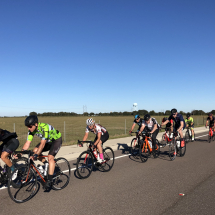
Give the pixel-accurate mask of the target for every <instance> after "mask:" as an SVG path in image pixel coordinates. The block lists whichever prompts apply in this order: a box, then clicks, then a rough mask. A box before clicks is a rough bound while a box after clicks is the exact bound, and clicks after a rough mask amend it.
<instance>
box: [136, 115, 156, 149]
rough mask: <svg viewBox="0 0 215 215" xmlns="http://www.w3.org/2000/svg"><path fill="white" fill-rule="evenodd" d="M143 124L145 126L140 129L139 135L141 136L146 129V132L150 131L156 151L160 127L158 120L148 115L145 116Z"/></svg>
mask: <svg viewBox="0 0 215 215" xmlns="http://www.w3.org/2000/svg"><path fill="white" fill-rule="evenodd" d="M142 123H143V124H142V126H141V128H140V131H139V134H141V133H142V132H143V131H144V129H146V131H149V133H151V134H152V146H153V149H154V150H155V149H156V148H157V147H156V137H157V135H158V132H159V128H160V125H159V124H158V122H157V121H156V119H155V118H152V117H151V116H150V115H149V114H146V115H145V116H144V119H143V122H142Z"/></svg>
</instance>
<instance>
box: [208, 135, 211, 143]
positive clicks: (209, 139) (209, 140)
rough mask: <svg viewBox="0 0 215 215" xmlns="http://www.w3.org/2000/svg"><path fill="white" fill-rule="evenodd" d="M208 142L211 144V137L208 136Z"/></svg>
mask: <svg viewBox="0 0 215 215" xmlns="http://www.w3.org/2000/svg"><path fill="white" fill-rule="evenodd" d="M208 142H209V143H210V142H211V136H210V134H209V135H208Z"/></svg>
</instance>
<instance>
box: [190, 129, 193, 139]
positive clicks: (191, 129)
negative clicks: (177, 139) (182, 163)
mask: <svg viewBox="0 0 215 215" xmlns="http://www.w3.org/2000/svg"><path fill="white" fill-rule="evenodd" d="M190 129H191V131H192V140H194V125H192V126H191V127H190Z"/></svg>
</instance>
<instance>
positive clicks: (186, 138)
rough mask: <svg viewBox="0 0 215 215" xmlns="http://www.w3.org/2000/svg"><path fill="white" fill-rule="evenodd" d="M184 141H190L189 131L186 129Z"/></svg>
mask: <svg viewBox="0 0 215 215" xmlns="http://www.w3.org/2000/svg"><path fill="white" fill-rule="evenodd" d="M184 141H185V142H186V143H188V142H189V141H190V135H189V132H188V131H186V133H185V138H184Z"/></svg>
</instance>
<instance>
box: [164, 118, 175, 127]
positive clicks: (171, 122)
mask: <svg viewBox="0 0 215 215" xmlns="http://www.w3.org/2000/svg"><path fill="white" fill-rule="evenodd" d="M165 121H166V120H165V119H164V118H163V120H162V123H163V122H165ZM172 124H173V120H172V119H171V120H170V121H169V122H168V123H167V124H166V128H170V127H171V125H172Z"/></svg>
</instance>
